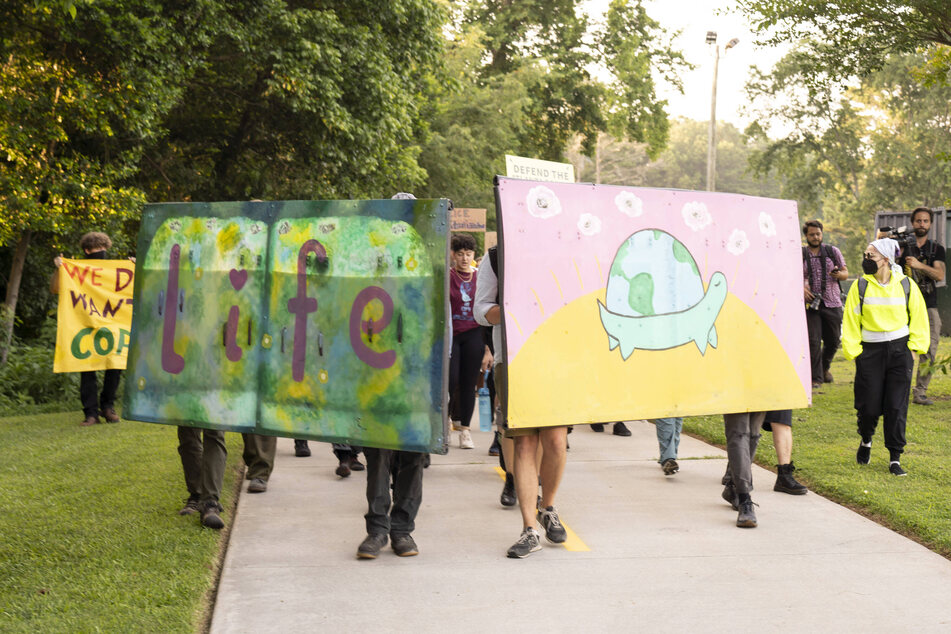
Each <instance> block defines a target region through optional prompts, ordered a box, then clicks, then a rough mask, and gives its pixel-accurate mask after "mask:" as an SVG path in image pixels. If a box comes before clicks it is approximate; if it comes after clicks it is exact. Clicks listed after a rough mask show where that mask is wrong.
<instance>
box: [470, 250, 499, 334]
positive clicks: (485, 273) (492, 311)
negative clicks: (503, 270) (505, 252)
mask: <svg viewBox="0 0 951 634" xmlns="http://www.w3.org/2000/svg"><path fill="white" fill-rule="evenodd" d="M486 261H488V260H486ZM498 289H499V280H498V278H497V277H496V276H495V271H494V270H492V264H491V263H489V265H488V266H485V265H483V266H482V268H481V269H480V270H479V283H478V284H477V285H476V294H475V299H474V300H473V302H472V313H473V316H475V320H476V321H477V322H479V323H480V324H481V325H483V326H495V325H497V324H500V323H501V322H502V311H501V309H500V308H499V305H498V304H496V303H495V296H496V294H497V293H498Z"/></svg>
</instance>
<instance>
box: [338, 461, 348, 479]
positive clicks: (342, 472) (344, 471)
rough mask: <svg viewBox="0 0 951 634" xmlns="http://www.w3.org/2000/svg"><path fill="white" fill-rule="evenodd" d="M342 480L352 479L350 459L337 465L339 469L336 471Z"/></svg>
mask: <svg viewBox="0 0 951 634" xmlns="http://www.w3.org/2000/svg"><path fill="white" fill-rule="evenodd" d="M334 473H336V474H337V475H338V476H340V477H341V478H349V477H350V458H344V459H342V460H341V461H340V464H338V465H337V469H336V470H335V471H334Z"/></svg>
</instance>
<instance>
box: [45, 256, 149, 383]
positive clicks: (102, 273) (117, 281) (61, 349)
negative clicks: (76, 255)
mask: <svg viewBox="0 0 951 634" xmlns="http://www.w3.org/2000/svg"><path fill="white" fill-rule="evenodd" d="M132 267H133V264H132V262H130V261H129V260H70V259H67V258H63V265H62V266H61V267H59V271H58V275H59V304H58V308H57V312H56V350H55V352H54V354H53V372H86V371H89V370H112V369H118V370H122V369H125V366H126V357H128V355H129V328H130V326H131V324H132V280H133V274H134V271H133V268H132Z"/></svg>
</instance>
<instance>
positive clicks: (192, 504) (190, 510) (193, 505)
mask: <svg viewBox="0 0 951 634" xmlns="http://www.w3.org/2000/svg"><path fill="white" fill-rule="evenodd" d="M198 502H199V500H198V496H197V495H196V496H191V495H190V496H188V499H187V500H185V506H183V507H182V509H181V510H180V511H179V512H178V514H179V515H193V514H195V513H197V512H198V511H200V510H201V506H200V505H199V503H198Z"/></svg>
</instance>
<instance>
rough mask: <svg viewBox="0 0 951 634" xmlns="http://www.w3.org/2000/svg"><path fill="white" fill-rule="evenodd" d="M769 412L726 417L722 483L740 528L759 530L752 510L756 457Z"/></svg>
mask: <svg viewBox="0 0 951 634" xmlns="http://www.w3.org/2000/svg"><path fill="white" fill-rule="evenodd" d="M765 418H766V412H739V413H736V414H724V415H723V430H724V432H725V433H726V455H727V463H726V473H725V474H724V475H723V479H722V480H721V483H722V484H723V485H724V486H723V499H724V500H726V501H727V502H729V503H730V505H731V506H732V507H733V510H735V511H737V512H738V515H737V516H736V525H737V526H738V527H740V528H756V526H757V521H756V512H755V511H754V510H753V499H752V497H750V492H751V491H752V490H753V457H754V456H755V455H756V446H757V445H758V444H759V438H760V431H759V430H760V426H761V425H762V424H763V420H764V419H765Z"/></svg>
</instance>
